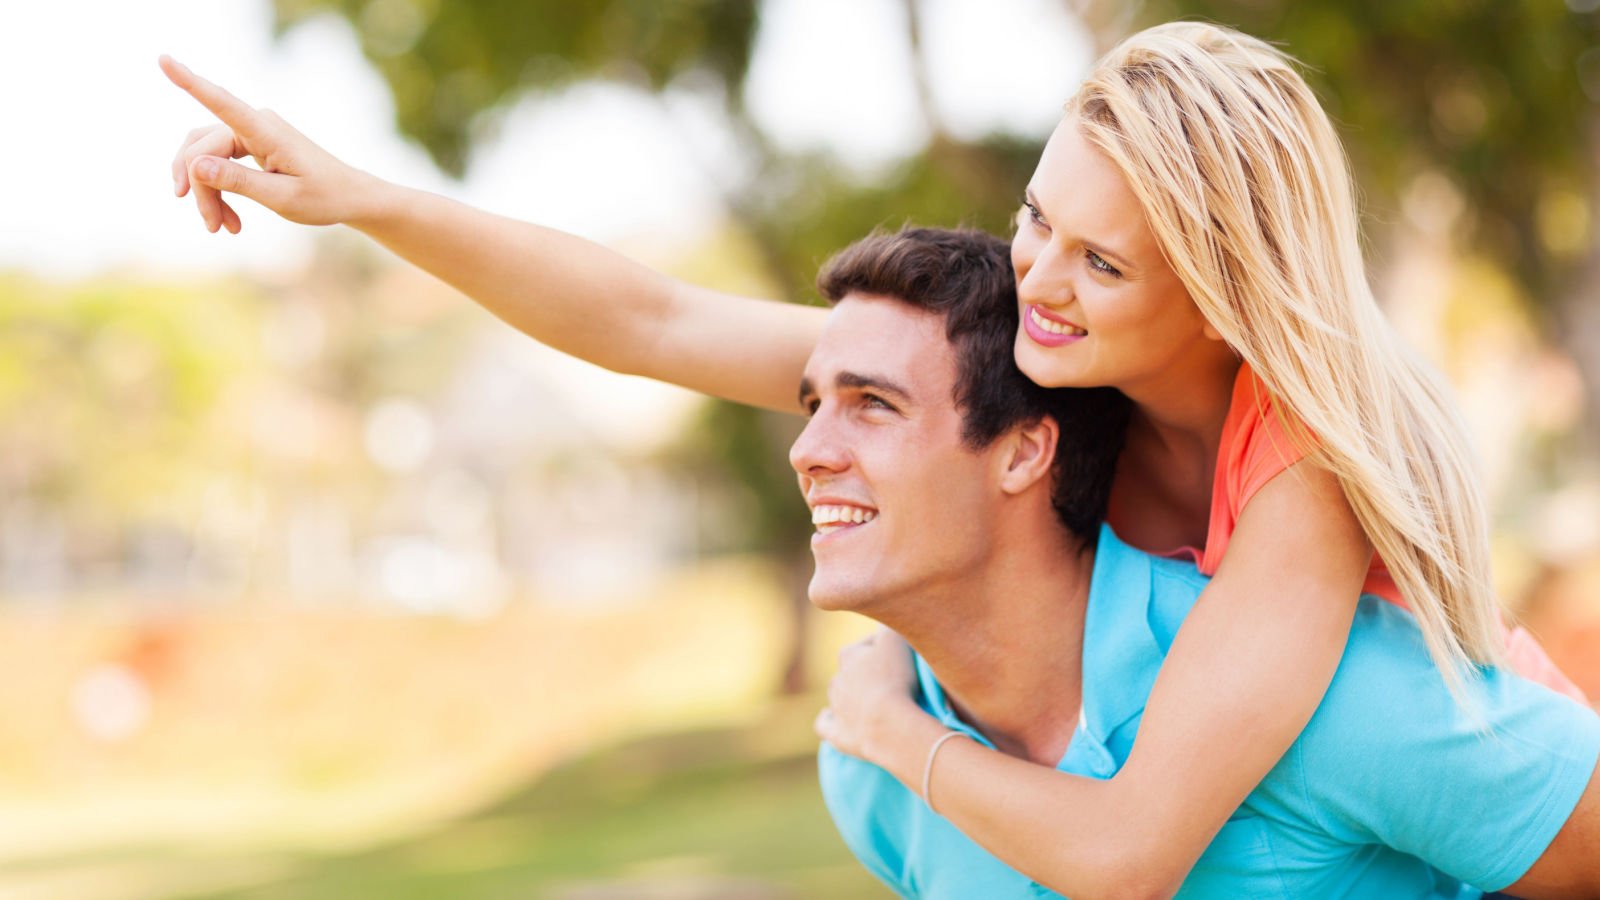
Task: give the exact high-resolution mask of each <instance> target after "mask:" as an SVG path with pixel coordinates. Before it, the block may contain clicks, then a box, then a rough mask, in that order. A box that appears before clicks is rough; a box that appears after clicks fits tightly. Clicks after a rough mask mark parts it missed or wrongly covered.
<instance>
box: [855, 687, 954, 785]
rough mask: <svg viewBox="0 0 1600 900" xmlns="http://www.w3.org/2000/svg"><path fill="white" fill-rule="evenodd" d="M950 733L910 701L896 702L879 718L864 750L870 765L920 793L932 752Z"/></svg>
mask: <svg viewBox="0 0 1600 900" xmlns="http://www.w3.org/2000/svg"><path fill="white" fill-rule="evenodd" d="M949 731H950V729H949V728H947V727H945V725H944V723H942V722H940V721H939V720H938V719H935V718H934V717H933V716H931V715H929V714H928V713H926V712H924V711H923V710H922V708H921V707H919V706H917V705H916V704H915V703H913V702H911V701H910V699H909V698H908V699H907V700H906V701H905V702H904V703H901V702H898V701H897V702H895V703H894V704H893V705H892V706H891V707H889V708H888V709H886V710H884V714H883V715H882V716H879V717H876V718H875V720H874V723H873V726H872V731H871V732H870V733H869V734H868V735H867V736H866V740H865V741H864V742H863V745H862V750H863V751H864V753H865V755H866V758H867V760H868V761H869V762H871V763H873V764H875V765H877V766H879V767H881V768H883V769H885V770H887V771H888V772H889V773H890V774H892V775H893V776H894V777H895V778H896V779H898V780H899V781H900V783H901V784H904V785H905V786H906V787H908V788H910V789H911V790H913V791H919V792H920V791H921V790H922V775H923V767H924V765H925V764H926V762H927V758H928V750H929V749H930V748H931V747H932V746H933V745H934V742H936V741H937V740H939V738H941V737H943V736H944V735H945V734H946V733H948V732H949Z"/></svg>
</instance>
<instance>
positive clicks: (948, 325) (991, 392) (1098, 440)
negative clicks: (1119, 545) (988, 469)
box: [817, 228, 1131, 546]
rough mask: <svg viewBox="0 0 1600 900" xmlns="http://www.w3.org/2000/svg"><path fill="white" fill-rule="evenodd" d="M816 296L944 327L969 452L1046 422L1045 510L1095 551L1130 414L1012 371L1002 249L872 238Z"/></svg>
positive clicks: (833, 268)
mask: <svg viewBox="0 0 1600 900" xmlns="http://www.w3.org/2000/svg"><path fill="white" fill-rule="evenodd" d="M817 290H818V291H819V292H820V293H821V294H822V296H823V297H824V298H826V299H827V301H828V302H829V304H830V305H831V304H836V303H838V302H839V301H840V300H843V299H844V298H845V297H847V296H849V295H850V294H866V295H872V296H877V297H885V298H889V299H891V300H895V301H898V302H901V303H905V304H907V305H909V306H912V307H915V308H917V309H925V310H928V311H929V312H933V313H937V314H939V315H941V316H943V317H944V321H945V336H946V337H947V338H948V339H949V341H950V343H951V344H952V345H953V346H954V347H955V351H956V387H955V397H954V398H952V399H954V401H955V403H956V406H957V408H958V409H960V410H961V412H962V435H961V436H962V440H963V441H964V442H965V443H966V445H967V446H968V447H969V448H971V449H973V450H981V449H983V448H984V447H987V446H989V444H991V443H993V442H994V441H995V439H997V438H999V437H1000V436H1001V435H1002V434H1005V433H1006V432H1007V431H1009V430H1010V429H1012V428H1013V427H1016V426H1018V425H1023V424H1028V423H1032V422H1036V421H1038V420H1039V419H1042V418H1044V417H1045V416H1051V417H1053V418H1054V419H1055V420H1056V422H1057V424H1059V425H1060V427H1061V438H1060V441H1059V442H1058V443H1057V445H1056V457H1055V466H1054V485H1053V487H1052V490H1051V502H1052V504H1053V505H1054V507H1055V510H1056V514H1057V516H1059V517H1060V519H1061V521H1062V524H1064V525H1066V526H1067V528H1068V529H1069V530H1071V531H1072V533H1073V534H1075V535H1077V536H1078V537H1080V538H1083V539H1084V540H1085V541H1086V542H1088V544H1089V545H1090V546H1092V545H1093V542H1094V538H1095V536H1096V535H1097V534H1098V533H1099V526H1100V522H1101V521H1102V520H1103V519H1104V518H1105V514H1106V505H1107V502H1108V501H1109V500H1110V496H1111V478H1112V476H1113V475H1114V474H1115V472H1116V464H1117V457H1118V455H1119V454H1120V453H1121V452H1122V439H1123V432H1124V431H1125V430H1126V428H1127V422H1128V412H1129V410H1130V408H1131V406H1130V403H1129V401H1128V399H1127V398H1126V397H1124V396H1123V395H1122V393H1121V392H1120V391H1117V390H1115V389H1114V388H1044V387H1040V386H1039V385H1037V384H1034V383H1033V382H1032V381H1031V380H1029V378H1028V376H1026V375H1024V374H1022V371H1021V370H1020V369H1018V368H1017V363H1016V359H1015V358H1014V356H1013V353H1014V349H1013V348H1014V346H1015V344H1016V339H1017V327H1018V324H1019V323H1018V311H1017V287H1016V277H1015V275H1014V274H1013V272H1012V269H1011V250H1010V247H1009V245H1007V244H1006V242H1005V241H1003V240H1001V239H1000V238H997V237H995V236H994V235H991V234H988V233H986V232H982V231H976V230H971V229H961V230H954V231H952V230H946V229H938V228H903V229H901V230H900V231H897V232H894V233H892V234H889V233H885V234H874V235H871V236H869V237H867V238H864V239H862V240H860V241H857V242H856V243H854V244H851V245H850V246H849V247H846V248H845V249H843V250H841V251H839V253H838V254H837V255H835V256H834V257H833V259H831V260H829V261H828V263H827V265H825V266H823V267H822V271H821V273H820V274H818V275H817Z"/></svg>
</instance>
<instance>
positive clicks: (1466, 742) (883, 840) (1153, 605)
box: [818, 528, 1600, 898]
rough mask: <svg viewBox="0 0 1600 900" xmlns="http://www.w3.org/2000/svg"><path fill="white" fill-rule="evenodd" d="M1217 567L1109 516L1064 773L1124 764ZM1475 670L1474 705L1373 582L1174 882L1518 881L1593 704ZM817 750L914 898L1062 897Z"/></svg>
mask: <svg viewBox="0 0 1600 900" xmlns="http://www.w3.org/2000/svg"><path fill="white" fill-rule="evenodd" d="M1207 580H1208V579H1207V578H1206V577H1205V576H1203V575H1201V574H1200V573H1199V572H1198V571H1196V569H1195V568H1194V566H1192V565H1189V564H1187V563H1182V562H1177V561H1173V560H1166V559H1160V558H1157V557H1152V556H1149V555H1148V554H1145V553H1142V552H1140V551H1138V550H1135V549H1133V548H1131V547H1129V546H1128V545H1126V544H1124V543H1122V542H1121V541H1120V540H1118V539H1117V537H1116V535H1115V534H1113V533H1112V531H1111V529H1110V528H1102V530H1101V533H1100V543H1099V547H1098V549H1097V552H1096V558H1095V564H1094V572H1093V577H1092V581H1091V582H1090V587H1089V601H1088V602H1089V606H1088V610H1087V612H1086V617H1085V618H1086V621H1085V624H1084V641H1083V703H1082V713H1081V715H1080V718H1079V722H1078V727H1077V730H1076V731H1075V732H1074V733H1073V735H1072V741H1071V743H1070V745H1069V746H1068V747H1067V752H1066V755H1065V756H1063V757H1062V759H1061V762H1060V763H1059V764H1058V765H1057V768H1058V769H1060V770H1061V771H1064V772H1071V773H1074V774H1077V775H1085V776H1088V777H1091V778H1110V777H1111V776H1112V775H1114V774H1116V772H1117V770H1118V769H1119V768H1120V767H1121V766H1122V764H1123V762H1124V761H1125V760H1127V758H1128V752H1129V751H1130V750H1131V749H1132V747H1133V740H1134V735H1135V733H1136V732H1137V731H1138V727H1139V721H1140V718H1141V717H1142V715H1143V713H1144V706H1145V702H1146V700H1147V699H1148V698H1149V696H1150V689H1151V687H1152V686H1153V685H1154V684H1155V680H1156V673H1157V671H1159V669H1160V668H1161V663H1162V660H1163V659H1164V658H1165V657H1166V654H1167V650H1168V649H1169V648H1170V647H1171V646H1172V639H1173V636H1174V635H1176V634H1177V631H1178V627H1179V625H1181V624H1182V622H1183V619H1184V617H1185V616H1186V615H1188V613H1189V610H1190V609H1191V608H1192V607H1193V606H1194V602H1195V600H1196V599H1197V598H1198V597H1199V595H1200V591H1201V589H1202V588H1204V587H1205V585H1206V582H1207ZM916 666H917V675H918V678H919V680H920V682H921V697H920V702H921V703H922V705H923V707H924V708H925V709H927V710H928V711H929V712H930V713H932V714H933V715H934V716H936V717H937V718H938V719H940V720H941V721H942V722H943V723H944V724H945V725H947V726H949V727H950V728H953V729H956V730H958V731H961V732H964V733H966V734H968V735H970V736H971V737H972V738H973V739H974V740H976V741H978V742H979V743H981V744H984V745H985V746H989V747H992V746H993V744H991V743H990V742H989V741H988V740H987V739H985V738H984V737H983V736H982V735H980V734H978V733H977V732H976V731H974V730H973V729H972V728H971V727H969V726H968V725H967V724H966V723H964V722H962V721H961V720H960V719H959V718H957V717H956V715H955V713H954V712H953V711H952V709H951V707H950V704H949V702H948V701H947V699H946V698H945V694H944V691H943V689H942V688H941V687H940V686H939V682H938V681H937V680H936V679H935V678H934V675H933V672H932V671H931V670H930V669H929V668H928V665H927V663H926V662H924V661H923V660H922V658H921V657H920V656H919V657H918V658H917V659H916ZM1482 675H1483V677H1482V678H1481V679H1475V680H1473V681H1472V682H1471V683H1470V685H1469V688H1468V696H1469V698H1470V699H1471V700H1472V701H1473V704H1472V705H1473V706H1474V707H1475V710H1476V712H1475V715H1476V716H1477V718H1475V717H1474V714H1473V713H1469V712H1464V711H1463V710H1462V708H1461V707H1460V706H1459V705H1458V704H1457V703H1456V701H1455V699H1454V698H1453V697H1452V696H1451V694H1450V692H1449V691H1448V689H1447V688H1446V687H1445V684H1444V681H1443V679H1442V677H1441V676H1440V674H1439V672H1438V670H1437V669H1436V668H1435V667H1434V664H1433V661H1432V659H1431V658H1430V657H1429V655H1428V652H1427V649H1426V647H1425V646H1424V645H1423V642H1422V633H1421V631H1420V630H1419V629H1418V628H1417V625H1416V622H1415V620H1414V619H1413V618H1412V617H1411V615H1410V614H1409V613H1408V612H1406V611H1405V610H1402V609H1400V608H1399V607H1397V606H1395V605H1394V604H1392V603H1389V602H1387V601H1385V600H1382V599H1381V598H1378V597H1363V598H1362V599H1361V604H1360V607H1359V609H1358V610H1357V612H1356V618H1355V625H1354V627H1353V628H1352V630H1351V633H1350V641H1349V644H1348V646H1347V647H1346V649H1345V653H1344V658H1343V660H1342V661H1341V662H1340V664H1339V669H1338V672H1337V674H1336V675H1335V676H1334V679H1333V683H1332V685H1331V686H1330V687H1329V689H1328V694H1327V696H1326V697H1325V698H1324V699H1323V701H1322V704H1321V705H1320V706H1319V707H1318V708H1317V711H1316V714H1315V715H1314V716H1313V717H1312V719H1311V721H1310V723H1309V724H1308V725H1307V726H1306V729H1305V731H1304V732H1302V733H1301V735H1300V737H1299V738H1298V739H1297V740H1296V741H1295V743H1294V744H1293V746H1291V747H1290V748H1289V751H1288V752H1287V753H1286V754H1285V755H1284V757H1283V759H1282V760H1280V761H1279V763H1278V765H1277V766H1276V767H1275V768H1273V769H1272V771H1271V772H1269V773H1268V774H1267V776H1266V778H1265V779H1264V780H1263V781H1262V782H1261V784H1260V785H1259V786H1258V787H1257V788H1256V789H1255V791H1253V792H1252V793H1251V794H1250V796H1249V797H1248V798H1246V800H1245V802H1244V804H1243V805H1242V806H1241V807H1240V808H1239V810H1238V811H1237V812H1235V813H1234V815H1233V817H1232V818H1230V819H1229V820H1228V822H1227V824H1225V825H1224V826H1223V828H1222V831H1221V832H1220V833H1219V834H1218V835H1217V837H1216V839H1215V840H1213V841H1212V842H1211V845H1210V846H1209V847H1207V848H1206V852H1205V854H1204V855H1202V856H1201V858H1200V860H1199V862H1198V863H1197V864H1196V865H1195V867H1194V869H1193V870H1192V871H1191V872H1190V874H1189V877H1188V879H1187V880H1186V881H1185V882H1184V885H1183V889H1182V890H1181V891H1180V893H1179V896H1180V897H1217V898H1224V897H1226V898H1236V897H1252V898H1255V897H1282V898H1301V897H1383V898H1407V897H1420V898H1434V897H1449V898H1475V897H1478V896H1480V895H1481V894H1482V890H1479V888H1482V889H1483V890H1498V889H1501V888H1504V887H1505V886H1507V885H1509V884H1511V883H1512V882H1514V881H1516V880H1517V879H1518V878H1520V877H1521V876H1522V875H1523V873H1524V872H1526V871H1527V870H1528V868H1529V867H1530V866H1532V865H1533V863H1534V862H1535V861H1537V860H1538V858H1539V856H1540V854H1542V853H1543V852H1544V849H1545V847H1546V846H1548V845H1549V843H1550V841H1551V840H1552V839H1553V838H1554V837H1555V835H1556V833H1557V832H1558V831H1560V829H1561V826H1562V825H1563V824H1564V823H1565V822H1566V820H1567V817H1568V816H1569V815H1570V814H1571V812H1572V810H1573V808H1574V807H1575V806H1576V805H1577V802H1578V798H1579V797H1580V796H1581V795H1582V793H1583V790H1584V788H1585V787H1586V786H1587V784H1588V781H1589V777H1590V775H1591V774H1592V773H1593V772H1594V770H1595V763H1596V759H1597V758H1600V717H1597V716H1596V715H1595V714H1594V713H1593V712H1592V711H1591V710H1588V709H1585V708H1584V707H1582V706H1579V705H1578V704H1577V703H1574V702H1573V701H1571V700H1569V699H1567V698H1566V697H1562V696H1559V695H1557V694H1556V693H1554V692H1552V691H1550V690H1547V689H1545V688H1543V687H1541V686H1539V685H1535V684H1532V683H1531V682H1528V681H1524V680H1523V679H1521V678H1518V677H1516V676H1513V675H1509V674H1507V673H1504V672H1500V671H1498V670H1495V669H1485V670H1483V673H1482ZM1045 699H1046V701H1048V698H1045ZM1485 722H1486V723H1487V724H1488V725H1489V726H1490V728H1489V729H1488V730H1487V731H1485V730H1484V729H1483V728H1482V727H1481V724H1482V723H1485ZM818 763H819V768H820V775H821V781H822V794H823V798H824V800H825V801H826V802H827V805H828V811H829V812H830V813H831V814H832V816H833V820H834V823H835V824H836V825H837V826H838V828H839V831H840V833H841V834H842V835H843V837H844V840H845V843H846V844H848V845H849V847H850V849H851V850H852V851H853V852H854V853H855V855H856V856H857V857H859V858H860V860H861V861H862V863H864V864H865V865H866V867H867V868H868V869H870V870H871V871H872V872H873V873H874V874H876V875H877V876H878V877H879V878H881V879H883V881H884V882H886V883H887V884H888V885H889V886H890V887H892V888H894V889H895V890H896V891H898V892H899V893H900V894H901V895H902V896H906V897H930V898H971V897H983V898H1007V897H1056V896H1059V895H1057V894H1055V893H1054V892H1052V891H1049V890H1046V889H1045V888H1043V887H1041V886H1039V885H1037V884H1035V883H1033V882H1031V881H1029V880H1028V878H1027V877H1026V876H1024V875H1022V874H1020V873H1018V872H1016V871H1014V870H1012V869H1011V868H1010V867H1008V866H1006V865H1005V864H1004V863H1002V862H1000V861H999V860H998V859H996V858H995V857H994V856H992V855H990V854H989V852H988V851H986V850H984V849H983V848H982V847H979V846H978V845H977V844H976V843H974V842H972V841H971V840H970V839H968V838H967V837H966V836H965V835H964V834H962V833H961V832H960V831H959V830H957V829H956V828H955V826H953V825H951V824H950V823H949V822H948V821H946V820H945V819H944V818H942V817H940V816H938V815H936V814H934V813H933V812H932V811H931V810H929V809H928V807H927V806H926V805H925V804H924V803H923V802H922V800H921V798H920V797H918V796H917V795H916V794H915V793H913V792H912V791H909V790H907V789H906V788H905V787H904V786H902V785H901V784H900V783H899V782H898V781H896V780H895V779H894V777H893V776H892V775H890V774H889V773H888V772H886V771H884V770H883V769H880V768H878V767H877V766H874V765H871V764H870V763H866V762H863V761H861V760H859V759H856V758H854V757H850V756H846V755H844V754H842V753H839V752H838V751H836V750H834V749H833V748H832V747H831V746H829V745H827V744H824V745H823V746H822V748H821V751H820V755H819V760H818ZM1474 886H1475V887H1474Z"/></svg>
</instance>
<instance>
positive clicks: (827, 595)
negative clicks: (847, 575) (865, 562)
mask: <svg viewBox="0 0 1600 900" xmlns="http://www.w3.org/2000/svg"><path fill="white" fill-rule="evenodd" d="M821 576H822V573H820V572H819V573H817V575H814V576H812V578H811V587H810V589H809V590H808V591H807V594H808V596H810V598H811V605H812V606H815V607H816V608H817V609H820V610H822V611H823V612H857V613H864V612H866V611H867V609H868V608H869V607H870V606H871V595H870V594H869V593H868V592H867V591H864V590H862V589H861V588H860V587H859V586H846V585H842V584H837V583H833V582H831V581H830V580H828V579H826V578H823V577H821Z"/></svg>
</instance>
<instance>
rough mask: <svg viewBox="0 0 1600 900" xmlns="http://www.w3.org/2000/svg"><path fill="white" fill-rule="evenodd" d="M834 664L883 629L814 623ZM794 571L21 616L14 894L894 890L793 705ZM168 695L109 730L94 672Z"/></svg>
mask: <svg viewBox="0 0 1600 900" xmlns="http://www.w3.org/2000/svg"><path fill="white" fill-rule="evenodd" d="M813 626H814V628H815V636H816V639H817V640H816V644H815V645H814V646H813V647H812V653H813V656H812V658H813V661H814V665H815V670H816V671H817V672H818V673H819V674H820V675H825V674H826V673H828V672H829V671H831V669H832V663H831V658H832V657H833V655H834V654H835V653H836V652H837V650H838V647H839V646H841V645H842V644H843V643H845V642H847V641H848V640H850V639H853V638H854V637H856V636H859V634H860V633H861V631H862V630H863V629H864V628H865V627H870V623H868V622H866V621H865V620H860V619H859V617H853V616H844V615H820V614H819V615H818V616H817V618H816V620H815V622H814V623H813ZM785 627H786V616H785V613H784V611H783V607H782V604H781V603H780V602H779V597H778V594H777V588H776V584H775V577H774V575H773V573H772V570H771V567H770V566H769V565H766V564H764V563H761V562H758V561H752V560H744V561H739V560H727V561H725V562H721V563H717V564H714V565H702V566H697V567H694V568H693V569H691V570H686V571H685V572H683V573H681V574H680V575H677V576H674V577H670V578H667V579H665V580H664V581H663V582H662V583H660V584H659V585H658V586H657V587H656V588H655V589H654V590H652V591H650V592H649V593H648V595H647V596H640V597H635V598H633V600H632V602H627V603H619V604H618V605H610V604H600V605H598V606H597V607H592V608H582V609H580V608H574V607H572V606H570V605H557V606H553V607H552V606H547V605H543V604H539V603H521V604H516V605H515V606H514V607H512V608H508V609H506V610H504V611H502V612H501V613H500V614H498V615H496V616H494V617H492V618H489V619H484V620H478V621H450V620H443V619H438V618H432V617H406V616H392V615H390V616H384V615H373V614H371V613H366V612H360V611H356V610H344V611H336V610H305V609H276V610H268V609H259V608H258V609H245V610H236V611H220V610H218V611H209V612H198V613H190V614H185V615H168V616H158V617H155V618H154V619H152V618H151V617H149V616H148V615H140V614H138V613H136V612H135V611H133V610H130V609H129V608H128V605H127V604H125V603H124V604H114V603H107V604H98V603H97V604H85V605H80V606H74V607H70V608H61V609H57V610H55V611H52V612H43V611H36V612H34V613H25V612H21V611H18V612H15V613H12V614H8V615H4V616H0V651H3V652H0V656H5V657H6V658H7V659H8V660H9V661H11V662H12V663H13V666H14V669H15V671H18V672H26V673H27V677H26V678H18V679H11V680H8V681H7V682H5V683H4V684H0V721H3V722H5V723H6V727H5V728H3V729H0V764H3V765H0V897H3V898H7V900H10V898H29V900H56V898H63V900H144V898H173V897H358V898H359V897H497V896H516V897H530V896H532V897H554V898H560V900H572V898H579V900H582V898H597V897H598V898H604V897H619V896H625V897H645V898H649V897H657V896H660V897H752V898H763V897H814V896H825V897H870V896H878V897H881V896H884V895H883V893H882V892H881V890H879V889H878V888H877V886H876V884H875V883H874V882H873V881H872V879H871V877H870V876H869V875H867V874H866V873H865V872H864V871H862V870H860V869H859V867H858V866H857V865H856V864H855V862H854V861H853V860H852V859H851V857H850V856H849V854H848V851H847V850H846V849H845V848H844V846H843V844H842V843H841V842H840V840H839V838H838V837H837V836H836V835H835V834H834V833H833V830H832V827H831V824H830V823H829V821H828V819H827V814H826V811H825V809H824V808H823V805H822V801H821V797H820V794H819V792H818V788H817V784H816V775H815V770H814V759H813V754H814V752H815V746H816V745H815V738H814V737H813V735H812V734H811V731H810V722H811V718H812V716H813V715H814V714H815V712H816V710H817V709H818V708H819V707H820V704H821V703H822V698H821V696H820V695H817V696H811V697H801V698H796V699H794V700H790V701H785V702H782V703H777V704H776V705H775V701H773V700H772V699H771V691H772V686H773V685H775V684H776V683H777V680H778V675H779V672H778V668H779V665H780V662H781V659H782V653H781V652H780V651H781V645H782V641H781V636H782V633H783V630H784V628H785ZM105 664H114V665H117V666H119V667H121V668H122V669H123V670H125V671H127V672H129V673H131V674H132V675H133V676H136V677H137V678H138V679H139V680H140V682H141V683H142V684H144V685H145V687H146V688H147V689H148V690H149V691H150V696H151V712H150V717H149V720H148V722H146V723H145V724H144V725H143V726H142V727H141V729H140V730H138V731H137V732H136V733H134V734H132V735H131V736H128V737H126V738H123V739H120V740H115V741H105V740H96V739H95V738H93V737H92V736H91V735H89V734H87V733H85V732H84V731H83V729H82V728H81V726H80V723H79V722H78V720H77V718H76V716H75V714H74V713H73V709H74V707H73V699H72V698H73V697H74V691H75V689H76V687H75V686H76V685H78V684H80V683H81V679H82V677H83V675H84V673H85V672H87V671H91V670H93V669H94V668H95V667H96V666H102V665H105Z"/></svg>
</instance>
